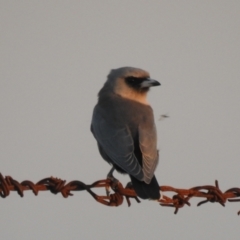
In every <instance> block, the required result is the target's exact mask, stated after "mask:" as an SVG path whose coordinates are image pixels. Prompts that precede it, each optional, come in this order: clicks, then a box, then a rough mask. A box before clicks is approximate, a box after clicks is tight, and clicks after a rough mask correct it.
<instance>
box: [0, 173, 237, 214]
mask: <svg viewBox="0 0 240 240" xmlns="http://www.w3.org/2000/svg"><path fill="white" fill-rule="evenodd" d="M93 188H105V189H106V188H111V189H112V190H113V192H114V193H113V194H110V195H109V196H99V195H97V194H96V193H94V192H93V191H92V190H91V189H93ZM159 189H160V191H161V192H173V193H175V195H173V196H172V197H168V196H165V195H163V194H162V196H161V199H159V200H158V202H159V203H160V205H161V206H164V207H173V208H175V211H174V213H175V214H177V212H178V210H179V208H182V207H184V206H185V205H188V206H190V205H191V204H190V202H189V201H190V199H191V198H193V197H199V198H204V199H205V200H203V201H201V202H199V203H198V204H197V206H200V205H202V204H204V203H207V202H211V203H220V204H221V205H222V206H225V203H226V201H227V200H228V202H239V201H240V188H230V189H228V190H227V191H225V192H222V191H221V190H220V188H219V184H218V181H217V180H216V181H215V186H213V185H204V186H198V187H193V188H190V189H179V188H174V187H170V186H160V187H159ZM27 190H32V191H33V193H34V194H35V195H36V196H37V195H38V192H39V191H50V192H51V193H53V194H57V193H61V194H62V196H63V197H64V198H67V197H69V196H72V195H73V194H72V192H73V191H84V190H85V191H87V192H88V193H89V194H90V195H91V196H92V197H93V198H94V199H95V200H96V201H97V202H99V203H102V204H104V205H106V206H119V205H121V204H122V203H123V201H124V197H125V198H126V201H127V204H128V206H131V202H130V199H131V198H132V199H135V200H136V201H137V202H138V203H140V200H139V199H138V197H137V195H136V193H135V191H134V190H133V189H132V188H131V187H129V186H126V187H123V185H122V184H121V183H120V182H116V181H114V182H113V181H111V180H110V179H105V180H99V181H96V182H94V183H92V184H85V183H83V182H81V181H78V180H75V181H71V182H68V183H66V181H65V180H61V179H60V178H55V177H49V178H44V179H42V180H40V181H38V182H37V183H36V184H34V183H33V182H31V181H28V180H25V181H22V182H21V183H19V182H18V181H17V180H15V179H13V178H12V177H10V176H6V177H3V175H2V174H1V173H0V196H1V197H2V198H6V197H7V196H9V195H10V191H17V192H18V194H19V195H20V196H21V197H23V196H24V194H23V192H24V191H27ZM238 215H240V211H239V212H238Z"/></svg>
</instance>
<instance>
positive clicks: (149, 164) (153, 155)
mask: <svg viewBox="0 0 240 240" xmlns="http://www.w3.org/2000/svg"><path fill="white" fill-rule="evenodd" d="M138 133H139V145H140V149H141V152H142V169H143V174H144V182H146V183H150V182H151V179H152V178H153V175H154V171H155V169H156V167H157V164H158V160H159V155H158V150H157V148H156V144H157V134H156V126H155V124H154V123H153V124H152V125H151V127H149V125H148V127H146V126H141V125H140V126H139V128H138Z"/></svg>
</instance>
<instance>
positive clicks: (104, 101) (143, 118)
mask: <svg viewBox="0 0 240 240" xmlns="http://www.w3.org/2000/svg"><path fill="white" fill-rule="evenodd" d="M157 85H160V83H158V82H157V81H155V80H152V79H150V77H149V74H148V72H146V71H144V70H141V69H138V68H131V67H123V68H119V69H114V70H112V71H111V72H110V74H109V75H108V79H107V81H106V83H105V84H104V86H103V88H102V89H101V90H100V92H99V94H98V96H99V99H98V103H97V105H96V106H95V108H94V111H93V117H92V124H91V131H92V133H93V135H94V137H95V138H96V140H97V144H98V148H99V152H100V154H101V155H102V157H103V158H104V159H105V160H106V161H107V162H108V163H110V164H112V165H113V167H114V168H115V169H116V170H117V171H119V172H121V173H127V174H129V175H130V178H131V181H132V184H133V188H134V189H135V191H136V193H137V195H138V196H139V197H141V198H144V199H146V198H153V199H157V198H159V197H160V194H159V185H158V183H157V180H156V178H155V176H154V171H155V169H156V166H157V164H158V159H159V156H158V151H157V148H156V144H157V136H156V128H155V123H154V118H153V111H152V108H151V107H150V106H149V105H148V103H147V101H146V94H147V92H148V90H149V87H151V86H157Z"/></svg>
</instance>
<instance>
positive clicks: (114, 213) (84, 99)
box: [0, 0, 240, 240]
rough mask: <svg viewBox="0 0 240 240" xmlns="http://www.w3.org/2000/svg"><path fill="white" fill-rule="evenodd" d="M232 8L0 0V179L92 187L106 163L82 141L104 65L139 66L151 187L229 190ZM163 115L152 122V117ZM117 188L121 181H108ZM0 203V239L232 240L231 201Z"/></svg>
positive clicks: (236, 96)
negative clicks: (143, 76) (153, 152)
mask: <svg viewBox="0 0 240 240" xmlns="http://www.w3.org/2000/svg"><path fill="white" fill-rule="evenodd" d="M239 12H240V2H239V1H237V0H232V1H231V0H230V1H223V0H218V1H213V0H212V1H209V0H208V1H205V0H201V1H192V0H191V1H190V0H189V1H187V0H186V1H157V0H156V1H143V0H141V1H140V0H139V1H136V0H135V1H131V0H125V1H106V0H103V1H59V0H58V1H53V0H52V1H3V0H0V32H1V38H0V113H1V117H0V131H1V134H0V159H1V160H0V161H1V172H2V173H3V174H4V175H11V176H13V177H14V178H15V179H17V180H19V181H22V180H25V179H29V180H32V181H34V182H36V181H38V180H40V179H42V178H44V177H48V176H56V177H59V178H62V179H66V180H67V181H70V180H75V179H78V180H82V181H83V182H85V183H92V182H94V181H95V180H99V179H103V178H104V177H105V176H106V174H107V172H108V171H109V169H110V166H109V165H108V164H107V163H106V162H105V161H104V160H102V159H101V157H100V155H99V153H98V150H97V146H96V142H95V140H94V138H93V136H92V135H91V133H90V130H89V127H90V121H91V115H92V109H93V107H94V105H95V103H96V101H97V93H98V91H99V89H100V88H101V87H102V85H103V83H104V81H105V80H106V76H107V74H108V72H109V71H110V69H112V68H118V67H122V66H133V67H139V68H143V69H145V70H147V71H149V72H150V74H151V77H153V78H154V79H157V80H159V81H160V82H161V84H162V85H161V86H160V87H158V88H154V89H152V90H151V92H150V94H149V102H150V103H151V105H152V107H153V109H154V113H155V119H156V125H157V130H158V146H159V149H160V164H159V166H158V168H157V170H156V176H157V178H158V181H159V183H160V184H162V185H172V186H175V187H181V188H189V187H192V186H196V185H203V184H214V180H215V179H218V180H219V183H220V188H221V189H223V190H226V189H228V188H230V187H239V156H240V147H239V144H240V127H239V122H240V113H239V110H240V107H239V104H240V81H239V79H240V47H239V43H240V27H239V26H240V14H239ZM162 114H168V115H169V116H170V118H166V119H164V120H163V121H158V119H159V117H160V115H162ZM116 177H117V178H119V179H120V180H121V182H123V183H126V182H128V181H129V178H128V177H127V176H122V175H118V174H116ZM0 201H1V216H2V217H1V220H0V232H1V237H2V239H5V240H8V239H49V240H50V239H51V240H52V239H79V238H82V239H96V238H97V239H146V238H147V239H160V238H161V239H196V240H197V239H217V238H218V239H237V238H238V237H239V234H240V230H239V221H240V217H238V216H237V214H236V213H237V211H238V210H240V204H238V203H228V204H227V205H226V207H225V208H223V207H221V206H220V205H218V204H207V205H203V206H202V207H196V204H197V201H196V200H195V201H191V203H192V206H191V207H184V208H183V209H181V210H180V211H179V213H178V214H177V215H174V214H173V209H170V208H163V207H161V206H159V205H158V204H157V203H156V202H152V201H142V202H141V204H137V203H135V202H132V206H131V207H130V208H128V207H127V204H126V202H125V203H124V204H123V205H122V206H120V207H118V208H108V207H105V206H103V205H100V204H98V203H96V202H95V201H94V200H93V199H92V197H91V196H89V195H88V194H87V193H84V192H79V193H74V196H73V197H71V198H68V199H64V198H62V196H60V195H57V196H54V195H52V194H50V193H47V192H46V193H43V192H41V193H39V196H38V197H35V196H34V195H33V194H32V193H31V192H26V193H25V196H24V198H23V199H21V198H20V197H19V196H18V195H17V193H11V195H10V196H9V197H8V198H6V199H0Z"/></svg>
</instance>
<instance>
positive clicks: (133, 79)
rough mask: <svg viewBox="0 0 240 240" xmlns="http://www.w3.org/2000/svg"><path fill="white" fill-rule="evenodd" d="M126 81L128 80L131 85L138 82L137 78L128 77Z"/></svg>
mask: <svg viewBox="0 0 240 240" xmlns="http://www.w3.org/2000/svg"><path fill="white" fill-rule="evenodd" d="M126 79H127V81H128V82H129V83H135V82H136V78H135V77H127V78H126Z"/></svg>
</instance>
